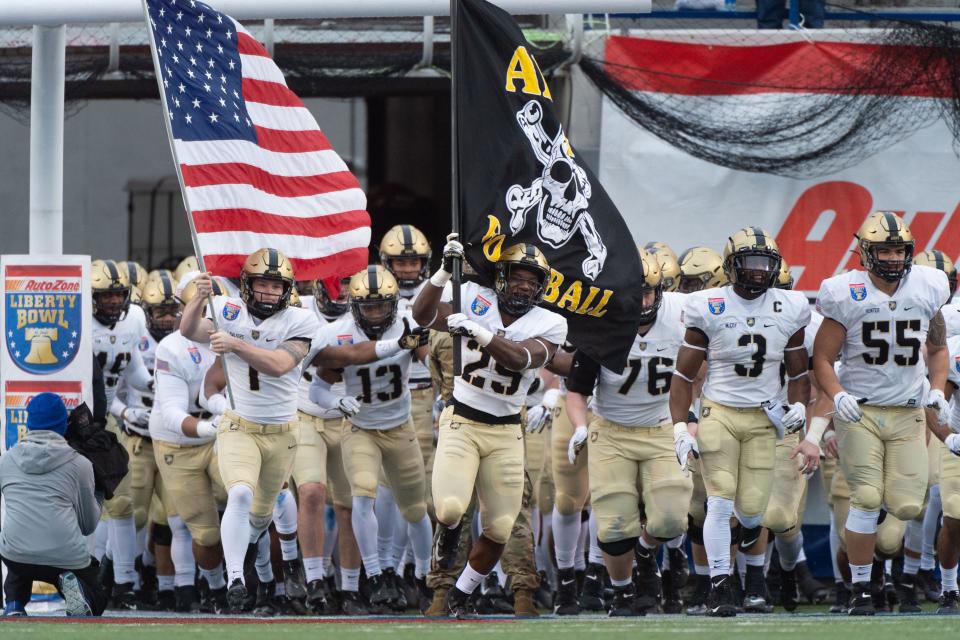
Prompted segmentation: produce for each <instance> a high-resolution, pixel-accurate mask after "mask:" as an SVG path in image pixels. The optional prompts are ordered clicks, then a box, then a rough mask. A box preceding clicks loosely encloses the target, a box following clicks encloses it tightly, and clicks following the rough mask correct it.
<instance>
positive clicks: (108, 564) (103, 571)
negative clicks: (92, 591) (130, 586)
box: [97, 554, 114, 593]
mask: <svg viewBox="0 0 960 640" xmlns="http://www.w3.org/2000/svg"><path fill="white" fill-rule="evenodd" d="M97 581H98V582H99V583H100V588H101V589H103V591H104V593H112V592H113V583H114V581H113V558H111V557H110V556H108V555H106V554H104V556H103V557H102V558H100V568H99V569H97Z"/></svg>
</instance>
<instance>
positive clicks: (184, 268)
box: [173, 256, 200, 282]
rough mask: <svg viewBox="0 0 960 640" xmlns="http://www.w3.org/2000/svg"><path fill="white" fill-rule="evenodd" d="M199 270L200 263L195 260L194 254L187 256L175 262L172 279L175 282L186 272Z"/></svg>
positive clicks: (181, 278)
mask: <svg viewBox="0 0 960 640" xmlns="http://www.w3.org/2000/svg"><path fill="white" fill-rule="evenodd" d="M199 270H200V264H199V263H198V262H197V257H196V256H187V257H186V258H184V259H183V260H181V261H180V262H179V263H178V264H177V268H176V269H174V270H173V279H174V280H176V281H177V282H180V281H181V280H183V277H184V276H185V275H187V274H188V273H192V272H194V271H199Z"/></svg>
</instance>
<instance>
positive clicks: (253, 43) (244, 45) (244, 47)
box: [237, 32, 270, 58]
mask: <svg viewBox="0 0 960 640" xmlns="http://www.w3.org/2000/svg"><path fill="white" fill-rule="evenodd" d="M237 51H239V52H240V54H241V55H245V56H263V57H264V58H269V57H270V54H269V53H267V50H266V49H264V48H263V45H262V44H260V43H259V42H257V40H256V38H252V37H250V36H248V35H247V34H245V33H242V32H241V33H238V34H237Z"/></svg>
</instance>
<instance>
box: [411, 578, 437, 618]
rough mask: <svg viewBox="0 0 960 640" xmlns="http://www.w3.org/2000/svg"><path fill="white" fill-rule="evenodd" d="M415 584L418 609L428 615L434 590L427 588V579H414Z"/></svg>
mask: <svg viewBox="0 0 960 640" xmlns="http://www.w3.org/2000/svg"><path fill="white" fill-rule="evenodd" d="M413 584H414V586H415V587H416V589H417V609H418V610H419V611H420V613H422V614H426V613H427V609H429V608H430V603H431V602H432V601H433V589H431V588H430V587H428V586H427V579H426V578H425V577H424V578H417V577H414V579H413Z"/></svg>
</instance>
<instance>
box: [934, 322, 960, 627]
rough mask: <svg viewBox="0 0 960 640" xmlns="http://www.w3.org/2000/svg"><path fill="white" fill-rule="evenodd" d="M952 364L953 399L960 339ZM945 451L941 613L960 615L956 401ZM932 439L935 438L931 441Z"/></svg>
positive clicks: (953, 344) (959, 415)
mask: <svg viewBox="0 0 960 640" xmlns="http://www.w3.org/2000/svg"><path fill="white" fill-rule="evenodd" d="M947 346H948V349H949V350H950V360H949V362H950V364H951V365H952V366H950V367H949V373H948V384H947V389H948V392H950V395H951V396H953V395H955V394H956V393H957V389H958V388H960V364H957V363H960V335H956V336H952V337H951V338H950V339H949V340H947ZM937 436H938V438H942V439H943V442H944V444H945V445H946V446H945V447H942V448H941V449H940V465H941V466H940V485H941V492H942V493H941V496H942V500H943V526H942V527H941V528H940V536H939V539H938V540H937V555H938V556H939V560H940V581H941V589H942V591H941V595H940V604H939V607H938V608H937V613H939V614H944V615H957V614H960V591H958V588H957V563H958V560H960V404H958V403H957V401H956V398H954V401H953V409H952V411H951V414H950V428H949V429H948V430H945V433H938V434H937ZM931 439H932V438H931Z"/></svg>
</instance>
